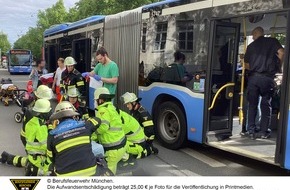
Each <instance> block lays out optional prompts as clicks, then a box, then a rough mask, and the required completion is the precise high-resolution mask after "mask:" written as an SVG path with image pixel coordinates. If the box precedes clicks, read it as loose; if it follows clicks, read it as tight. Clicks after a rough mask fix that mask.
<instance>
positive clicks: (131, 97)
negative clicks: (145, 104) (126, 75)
mask: <svg viewBox="0 0 290 190" xmlns="http://www.w3.org/2000/svg"><path fill="white" fill-rule="evenodd" d="M121 99H122V100H123V101H124V104H128V103H132V102H139V101H140V100H141V99H142V98H138V97H137V96H136V94H134V93H130V92H126V93H125V94H123V95H122V96H121Z"/></svg>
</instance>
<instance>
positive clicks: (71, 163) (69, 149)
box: [47, 118, 101, 176]
mask: <svg viewBox="0 0 290 190" xmlns="http://www.w3.org/2000/svg"><path fill="white" fill-rule="evenodd" d="M94 121H95V125H87V124H85V122H84V121H76V120H74V119H67V120H64V121H61V123H60V124H58V125H57V127H56V128H55V129H53V130H51V131H50V132H49V135H48V143H47V144H48V147H47V156H48V157H49V158H50V160H51V162H52V163H53V164H54V167H55V173H56V175H62V176H93V175H95V174H96V170H97V162H96V158H95V156H94V154H93V152H92V145H91V135H92V133H93V132H94V131H95V130H96V128H97V127H99V125H100V122H101V120H100V119H98V118H94Z"/></svg>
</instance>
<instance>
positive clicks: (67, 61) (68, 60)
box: [64, 57, 77, 66]
mask: <svg viewBox="0 0 290 190" xmlns="http://www.w3.org/2000/svg"><path fill="white" fill-rule="evenodd" d="M76 64H77V62H76V61H75V59H74V58H73V57H67V58H65V60H64V65H65V66H67V65H76Z"/></svg>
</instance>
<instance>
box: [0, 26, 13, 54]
mask: <svg viewBox="0 0 290 190" xmlns="http://www.w3.org/2000/svg"><path fill="white" fill-rule="evenodd" d="M10 47H11V45H10V43H9V41H8V36H7V34H5V33H4V32H2V31H1V32H0V49H1V54H5V53H6V52H7V51H8V50H9V49H10ZM0 56H1V55H0Z"/></svg>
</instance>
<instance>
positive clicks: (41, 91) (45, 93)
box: [34, 85, 53, 100]
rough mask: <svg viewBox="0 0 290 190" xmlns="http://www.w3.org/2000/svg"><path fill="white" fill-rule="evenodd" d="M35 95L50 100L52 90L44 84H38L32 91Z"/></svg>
mask: <svg viewBox="0 0 290 190" xmlns="http://www.w3.org/2000/svg"><path fill="white" fill-rule="evenodd" d="M34 94H35V96H36V97H37V98H39V99H47V100H50V99H51V98H52V96H53V92H52V90H51V89H50V88H49V87H48V86H46V85H40V86H39V87H38V88H37V89H36V91H35V92H34Z"/></svg>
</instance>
